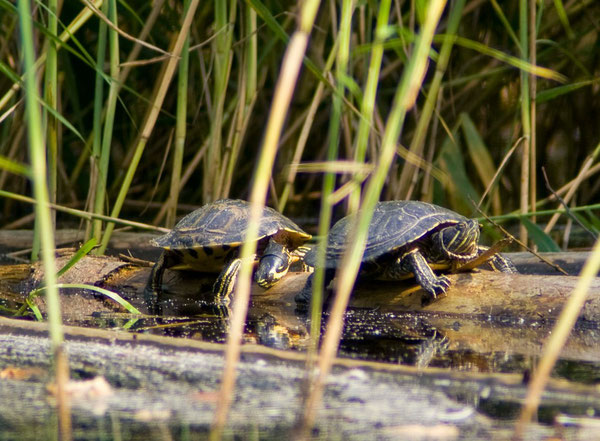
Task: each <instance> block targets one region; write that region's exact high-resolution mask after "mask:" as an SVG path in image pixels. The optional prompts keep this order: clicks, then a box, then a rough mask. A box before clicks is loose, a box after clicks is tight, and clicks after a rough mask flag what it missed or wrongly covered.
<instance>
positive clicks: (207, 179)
mask: <svg viewBox="0 0 600 441" xmlns="http://www.w3.org/2000/svg"><path fill="white" fill-rule="evenodd" d="M214 4H215V27H216V29H217V30H218V31H219V32H218V34H217V36H216V37H215V39H214V43H213V47H214V52H215V58H214V70H215V71H214V75H213V81H214V82H213V95H212V97H213V100H214V103H213V104H214V105H213V107H212V115H211V121H210V123H211V124H210V144H209V147H208V156H207V160H206V161H204V175H203V186H202V192H203V199H204V202H210V201H212V200H214V199H217V198H218V197H219V196H220V195H221V192H222V182H221V176H219V171H220V170H221V163H222V156H223V150H224V148H223V147H224V146H223V145H222V138H223V135H222V133H223V112H224V108H225V98H226V97H227V84H228V83H229V74H230V71H231V59H232V54H233V50H232V47H231V42H232V39H233V23H234V22H235V15H236V10H237V5H236V2H235V1H234V0H231V1H229V2H227V1H226V0H215V3H214ZM228 11H229V16H228Z"/></svg>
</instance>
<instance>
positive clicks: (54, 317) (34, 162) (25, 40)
mask: <svg viewBox="0 0 600 441" xmlns="http://www.w3.org/2000/svg"><path fill="white" fill-rule="evenodd" d="M18 8H19V9H18V10H19V23H20V27H21V44H22V48H23V60H24V68H25V72H26V73H25V75H24V76H25V104H26V106H25V108H26V112H27V123H28V124H27V133H28V140H29V156H30V158H31V169H32V172H33V176H32V180H33V192H34V195H35V199H36V202H37V204H36V206H35V212H36V218H37V219H38V221H39V223H38V225H39V234H40V242H41V255H42V264H43V266H44V271H45V282H46V284H47V286H48V292H47V293H46V302H47V306H48V325H49V330H50V341H51V343H52V351H53V355H54V363H55V373H56V387H57V404H58V414H59V437H60V439H61V440H70V439H71V418H70V411H69V405H68V401H67V400H68V398H67V396H66V393H65V385H66V382H67V381H68V379H69V366H68V363H67V362H66V354H65V352H64V351H63V350H62V344H63V331H62V319H61V313H60V299H59V297H58V289H57V288H56V286H55V285H56V267H55V261H54V231H53V228H52V219H51V215H50V209H49V206H48V202H49V201H48V188H47V186H46V152H45V149H44V133H43V130H42V123H41V116H40V109H39V107H38V99H39V93H38V90H37V84H36V78H35V75H36V69H35V68H34V63H35V56H34V41H33V29H32V27H33V26H32V17H31V11H30V9H29V2H28V1H27V0H19V1H18Z"/></svg>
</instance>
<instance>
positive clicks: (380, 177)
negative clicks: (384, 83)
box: [298, 0, 446, 439]
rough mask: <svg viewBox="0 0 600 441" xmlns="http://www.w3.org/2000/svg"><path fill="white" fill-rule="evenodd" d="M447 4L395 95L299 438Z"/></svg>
mask: <svg viewBox="0 0 600 441" xmlns="http://www.w3.org/2000/svg"><path fill="white" fill-rule="evenodd" d="M445 4H446V1H445V0H432V1H431V2H430V3H429V4H428V7H427V14H426V19H425V22H424V23H423V25H422V29H421V34H420V36H419V37H418V38H417V40H416V42H415V47H414V51H413V54H412V56H411V57H410V58H409V60H408V64H407V65H406V69H405V70H404V73H403V75H402V79H401V82H400V84H399V86H398V89H397V91H396V95H395V97H394V102H393V105H392V108H391V110H390V114H389V117H388V120H387V122H386V126H385V132H384V135H383V143H382V148H381V154H380V157H379V163H378V165H377V168H376V169H375V172H374V173H373V175H372V177H371V178H370V179H369V182H368V183H367V187H366V189H365V196H364V201H363V205H362V209H361V211H360V212H359V215H358V216H357V219H356V223H355V224H354V225H353V227H352V228H351V231H350V233H349V235H348V240H347V242H346V245H347V248H346V251H345V252H344V255H343V256H342V260H341V262H340V265H339V271H338V274H337V278H336V281H335V291H336V296H335V299H334V302H333V306H332V309H331V313H330V318H329V321H328V323H327V331H326V333H325V337H324V339H323V345H322V348H321V352H320V354H319V355H320V356H319V372H318V376H317V378H316V380H315V382H314V384H313V385H312V387H311V389H310V391H309V396H308V397H307V400H306V403H305V407H304V410H303V415H302V423H303V426H302V428H301V429H300V432H299V434H298V435H299V437H300V438H301V439H307V438H308V436H309V431H310V428H311V427H312V426H313V424H314V419H315V413H316V408H317V405H318V404H319V403H320V401H321V399H322V396H323V388H324V386H325V380H326V378H327V376H328V375H329V371H330V370H331V365H332V362H333V360H334V358H335V355H336V353H337V349H338V346H339V341H340V336H341V332H342V326H343V317H344V311H345V310H346V306H347V305H348V299H349V298H350V293H351V291H352V287H353V285H354V281H355V280H356V275H357V274H358V269H359V266H360V262H361V259H362V255H363V252H364V248H365V244H366V241H367V235H368V231H369V224H370V221H371V218H372V215H373V209H374V207H375V204H376V203H377V200H378V199H379V196H380V194H381V189H382V188H383V184H384V182H385V178H386V177H387V174H388V172H389V169H390V166H391V163H392V160H393V158H394V155H395V152H396V144H397V141H398V137H399V135H400V132H401V130H402V126H403V123H404V119H405V116H406V112H407V111H408V109H410V108H411V107H412V106H413V105H414V102H415V100H416V97H417V94H418V90H419V88H420V86H421V85H422V82H423V78H424V76H425V71H426V68H427V58H428V53H429V51H430V50H431V42H432V39H433V34H434V32H435V29H436V27H437V24H438V21H439V18H440V16H441V14H442V11H443V9H444V6H445Z"/></svg>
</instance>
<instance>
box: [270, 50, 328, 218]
mask: <svg viewBox="0 0 600 441" xmlns="http://www.w3.org/2000/svg"><path fill="white" fill-rule="evenodd" d="M336 41H337V40H336ZM336 52H337V51H336V48H335V46H334V47H333V48H332V50H331V51H330V53H329V56H328V57H327V61H326V62H325V68H324V69H323V72H322V73H321V74H322V76H323V77H326V76H327V74H328V72H329V71H330V70H331V67H332V66H333V62H334V61H335V54H336ZM324 90H325V83H323V82H321V81H320V82H319V84H318V85H317V90H316V91H315V93H314V95H313V98H312V100H311V103H310V106H309V108H308V112H307V114H306V117H305V119H304V123H303V124H302V129H301V130H300V135H299V136H298V141H297V142H296V148H295V149H294V156H293V158H292V161H291V163H290V167H289V171H288V175H287V178H286V181H285V186H284V187H283V190H282V192H281V196H280V197H279V204H278V206H277V210H278V211H281V212H283V211H284V210H285V206H286V205H287V202H288V199H289V197H290V193H291V191H292V188H293V186H294V181H295V180H296V174H297V173H298V171H299V170H298V167H296V165H299V163H300V160H301V159H302V154H303V153H304V147H306V142H307V141H308V135H309V134H310V129H311V128H312V125H313V122H314V120H315V115H316V113H317V109H318V108H319V105H320V104H321V98H322V97H323V91H324Z"/></svg>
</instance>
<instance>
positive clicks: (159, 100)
mask: <svg viewBox="0 0 600 441" xmlns="http://www.w3.org/2000/svg"><path fill="white" fill-rule="evenodd" d="M198 2H199V0H191V3H190V7H189V9H188V11H187V13H186V15H185V20H184V21H183V24H182V25H181V29H180V31H179V34H178V35H177V39H176V40H175V44H174V45H173V50H172V52H171V57H170V58H169V60H168V61H167V63H166V65H165V67H164V69H163V71H162V72H161V75H160V77H159V83H158V88H157V90H156V93H155V94H154V99H153V100H152V102H151V104H150V108H149V109H148V113H147V114H146V118H145V120H144V124H143V127H142V132H141V134H140V137H139V139H138V140H137V146H136V149H135V154H134V155H133V158H132V160H131V163H130V164H129V168H128V169H127V174H126V175H125V178H124V180H123V184H122V185H121V190H120V191H119V194H118V196H117V200H116V201H115V205H114V207H113V210H112V212H111V217H119V213H120V212H121V208H122V207H123V202H124V201H125V197H126V196H127V192H128V191H129V187H130V185H131V181H132V180H133V175H134V174H135V171H136V169H137V166H138V164H139V162H140V159H141V157H142V153H143V152H144V148H145V147H146V143H147V142H148V138H150V135H151V133H152V129H153V128H154V123H155V122H156V119H157V118H158V113H159V112H160V109H161V107H162V104H163V102H164V100H165V96H166V94H167V90H168V88H169V84H170V83H171V79H172V78H173V75H174V73H175V68H176V67H177V62H178V61H179V55H180V54H181V50H182V49H183V44H184V42H185V39H186V38H187V35H188V32H189V29H190V25H191V23H192V19H193V18H194V13H195V12H196V8H197V7H198ZM114 228H115V224H114V223H109V224H108V225H106V230H105V231H104V235H103V236H102V244H101V245H100V253H104V251H105V250H106V247H107V246H108V242H109V240H110V236H111V234H112V231H113V230H114Z"/></svg>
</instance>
